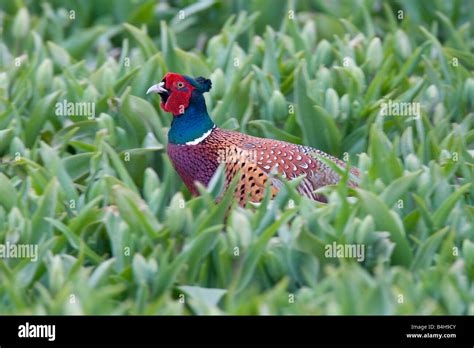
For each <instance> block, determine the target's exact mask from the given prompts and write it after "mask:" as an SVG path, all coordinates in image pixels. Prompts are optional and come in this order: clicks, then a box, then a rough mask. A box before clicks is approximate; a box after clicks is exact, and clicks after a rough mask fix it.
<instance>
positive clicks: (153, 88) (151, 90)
mask: <svg viewBox="0 0 474 348" xmlns="http://www.w3.org/2000/svg"><path fill="white" fill-rule="evenodd" d="M164 85H165V83H164V82H163V81H161V82H160V83H157V84H156V85H153V86H151V87H150V88H148V90H147V91H146V94H150V93H167V92H168V91H167V90H166V88H164V87H163V86H164Z"/></svg>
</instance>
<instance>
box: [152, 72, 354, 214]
mask: <svg viewBox="0 0 474 348" xmlns="http://www.w3.org/2000/svg"><path fill="white" fill-rule="evenodd" d="M211 87H212V83H211V81H210V80H209V79H206V78H204V77H197V78H191V77H189V76H186V75H180V74H176V73H168V74H166V75H165V77H164V78H163V80H162V81H161V82H160V83H158V84H156V85H153V86H151V87H150V88H149V89H148V91H147V94H149V93H157V94H159V96H160V97H161V103H160V106H161V108H162V109H163V110H164V111H166V112H170V113H172V114H173V120H172V123H171V128H170V130H169V133H168V155H169V157H170V159H171V162H172V163H173V166H174V168H175V169H176V171H177V172H178V174H179V175H180V177H181V178H182V180H183V181H184V184H185V185H186V187H187V188H188V189H189V190H190V191H191V193H192V194H193V195H198V194H199V192H198V190H197V187H196V185H195V182H199V183H201V184H203V185H204V186H207V185H208V184H209V181H210V180H211V178H212V176H213V174H214V173H215V172H216V170H217V169H218V167H219V165H220V164H221V163H224V167H225V187H226V188H227V187H228V185H229V184H230V182H231V181H232V179H233V178H234V176H235V175H240V179H239V180H238V185H237V188H236V190H235V198H236V199H238V201H239V204H240V205H241V206H245V204H246V203H247V201H248V200H250V201H251V202H255V203H258V202H260V201H261V200H262V199H263V197H264V194H265V190H266V188H267V187H268V188H269V189H271V195H272V198H273V197H274V196H275V195H276V193H277V192H278V190H279V189H280V188H281V187H282V184H283V183H282V181H281V179H279V178H278V177H276V176H275V175H273V174H274V173H278V174H279V175H280V178H283V180H292V179H295V178H297V177H299V176H301V175H305V177H304V178H303V179H302V181H301V183H300V184H299V186H298V187H297V189H298V192H299V193H300V194H302V195H304V196H307V197H309V198H311V199H313V200H318V201H322V202H326V199H325V197H324V196H322V195H321V194H317V193H315V190H316V189H318V188H320V187H322V186H325V185H331V184H336V183H337V182H339V180H340V179H341V177H340V175H338V174H337V173H336V172H335V171H334V170H333V169H331V168H330V166H328V165H327V164H325V163H324V161H321V160H320V158H318V157H319V156H322V157H324V158H326V159H328V160H330V161H332V162H333V163H334V164H335V165H337V166H338V167H340V168H345V163H344V162H343V161H341V160H339V159H337V158H335V157H333V156H330V155H328V154H326V153H324V152H322V151H320V150H316V149H314V148H311V147H309V146H302V145H295V144H291V143H287V142H284V141H278V140H273V139H266V138H258V137H254V136H250V135H247V134H242V133H239V132H235V131H231V130H226V129H222V128H218V127H217V126H216V125H215V124H214V122H213V121H212V120H211V118H210V116H209V114H208V112H207V108H206V102H205V100H204V96H203V93H205V92H208V91H209V90H210V89H211ZM350 173H351V177H352V178H353V179H351V180H349V182H348V185H349V186H351V187H354V186H357V184H356V182H355V180H354V177H355V179H356V180H357V178H358V177H359V171H358V170H357V168H354V167H352V168H351V169H350Z"/></svg>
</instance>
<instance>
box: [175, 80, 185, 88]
mask: <svg viewBox="0 0 474 348" xmlns="http://www.w3.org/2000/svg"><path fill="white" fill-rule="evenodd" d="M176 87H178V88H183V87H184V82H181V81H179V82H177V83H176Z"/></svg>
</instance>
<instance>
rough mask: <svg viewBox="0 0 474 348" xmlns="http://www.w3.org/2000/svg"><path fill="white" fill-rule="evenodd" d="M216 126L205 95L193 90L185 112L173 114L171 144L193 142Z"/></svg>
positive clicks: (169, 136)
mask: <svg viewBox="0 0 474 348" xmlns="http://www.w3.org/2000/svg"><path fill="white" fill-rule="evenodd" d="M214 126H215V125H214V122H212V120H211V118H210V117H209V114H208V113H207V108H206V102H205V100H204V97H203V95H202V94H201V93H198V92H193V94H192V95H191V99H190V101H189V106H188V108H187V109H186V110H185V111H184V114H182V115H179V116H173V121H172V122H171V128H170V131H169V133H168V141H169V142H170V143H171V144H186V143H193V142H195V141H199V140H200V139H201V138H202V137H203V136H205V135H206V134H208V133H209V132H210V131H211V130H212V128H214Z"/></svg>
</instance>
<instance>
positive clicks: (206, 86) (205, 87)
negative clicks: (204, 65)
mask: <svg viewBox="0 0 474 348" xmlns="http://www.w3.org/2000/svg"><path fill="white" fill-rule="evenodd" d="M194 80H195V81H196V83H197V84H198V85H199V89H200V90H201V92H202V93H204V92H209V91H210V90H211V88H212V82H211V80H209V79H206V78H205V77H202V76H199V77H196V78H195V79H194Z"/></svg>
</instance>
